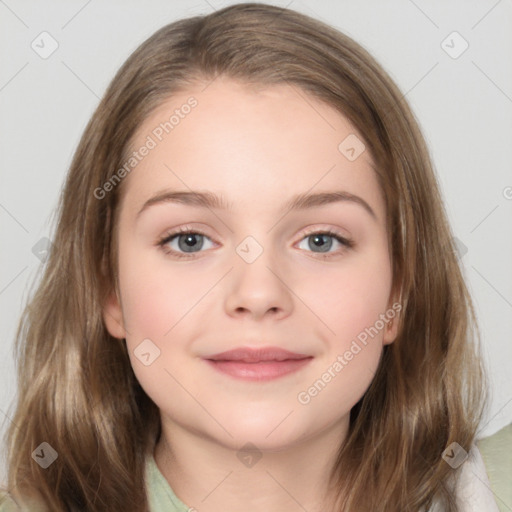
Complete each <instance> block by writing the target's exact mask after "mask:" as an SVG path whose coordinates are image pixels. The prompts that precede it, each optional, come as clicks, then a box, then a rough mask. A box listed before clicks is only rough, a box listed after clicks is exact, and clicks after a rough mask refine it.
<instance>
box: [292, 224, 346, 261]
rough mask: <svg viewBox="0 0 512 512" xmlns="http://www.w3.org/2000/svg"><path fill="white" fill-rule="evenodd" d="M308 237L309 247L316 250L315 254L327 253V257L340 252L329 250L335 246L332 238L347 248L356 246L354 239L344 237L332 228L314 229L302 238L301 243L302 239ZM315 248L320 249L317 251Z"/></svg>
mask: <svg viewBox="0 0 512 512" xmlns="http://www.w3.org/2000/svg"><path fill="white" fill-rule="evenodd" d="M307 239H309V243H308V248H309V249H312V252H314V253H315V254H322V255H324V254H326V255H327V257H330V256H331V255H336V254H338V253H339V251H334V252H329V251H330V249H331V248H332V246H333V240H332V239H334V240H335V242H336V243H338V244H340V245H342V246H344V247H345V248H347V249H350V248H352V247H353V246H354V244H353V242H352V240H349V239H348V238H344V237H342V236H341V235H339V234H338V233H336V232H335V231H330V230H327V231H314V232H312V233H309V234H307V235H306V236H305V237H304V238H303V239H302V240H301V243H302V241H304V240H307ZM314 249H319V251H318V252H316V251H315V250H314Z"/></svg>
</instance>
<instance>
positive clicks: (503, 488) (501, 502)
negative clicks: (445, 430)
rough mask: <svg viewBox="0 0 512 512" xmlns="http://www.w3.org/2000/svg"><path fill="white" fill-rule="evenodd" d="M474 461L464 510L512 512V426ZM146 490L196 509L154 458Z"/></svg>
mask: <svg viewBox="0 0 512 512" xmlns="http://www.w3.org/2000/svg"><path fill="white" fill-rule="evenodd" d="M480 453H481V456H480ZM482 459H483V462H485V466H484V464H483V462H482ZM474 461H475V462H472V463H471V466H469V465H468V466H467V468H466V471H465V473H466V475H467V477H468V480H467V482H466V487H467V489H468V490H473V491H474V492H476V495H475V496H474V501H473V500H469V499H468V502H467V503H466V502H465V501H464V503H461V505H462V508H461V509H462V510H463V511H464V512H466V511H467V512H473V511H475V512H488V511H489V512H490V511H494V510H496V508H495V507H496V504H495V503H494V499H495V500H496V502H497V504H498V507H499V510H500V511H502V512H504V511H507V512H510V510H512V424H511V425H509V426H507V427H505V428H504V429H502V430H500V431H499V432H497V433H496V434H494V435H492V436H490V437H488V438H485V439H482V440H480V441H478V442H477V448H476V450H475V453H474ZM486 473H487V474H486ZM487 476H488V477H489V480H487ZM146 488H147V496H148V500H149V507H150V511H151V512H192V511H194V510H195V509H194V508H192V507H190V508H189V507H187V505H185V504H184V503H183V502H182V501H181V500H180V499H179V498H178V497H177V496H176V494H174V491H173V490H172V489H171V486H170V485H169V483H168V482H167V480H166V479H165V477H164V476H163V475H162V473H161V472H160V470H159V469H158V466H157V465H156V462H155V459H154V457H153V455H151V456H149V457H148V459H147V462H146ZM491 491H492V492H491ZM462 497H463V496H461V498H462ZM470 498H471V497H470ZM493 498H494V499H493ZM39 510H44V509H40V508H39V509H38V507H37V506H35V505H33V506H30V507H29V508H27V507H25V508H21V507H18V505H17V504H16V502H15V501H14V500H13V499H12V498H11V497H10V496H4V495H2V494H0V512H20V511H23V512H39Z"/></svg>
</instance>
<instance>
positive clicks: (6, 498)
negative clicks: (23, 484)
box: [0, 492, 21, 512]
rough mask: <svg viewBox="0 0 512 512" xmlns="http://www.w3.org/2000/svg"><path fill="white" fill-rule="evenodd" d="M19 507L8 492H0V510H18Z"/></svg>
mask: <svg viewBox="0 0 512 512" xmlns="http://www.w3.org/2000/svg"><path fill="white" fill-rule="evenodd" d="M20 510H21V508H20V507H19V506H18V505H17V504H16V502H15V501H14V500H13V498H12V497H11V495H10V494H8V493H6V492H0V512H19V511H20Z"/></svg>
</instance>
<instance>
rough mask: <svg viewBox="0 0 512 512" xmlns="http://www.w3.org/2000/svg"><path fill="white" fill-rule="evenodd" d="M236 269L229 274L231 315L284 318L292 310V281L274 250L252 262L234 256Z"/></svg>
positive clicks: (255, 318)
mask: <svg viewBox="0 0 512 512" xmlns="http://www.w3.org/2000/svg"><path fill="white" fill-rule="evenodd" d="M234 262H235V263H234V268H233V270H232V272H230V274H229V278H228V279H229V281H228V285H227V286H228V288H227V291H226V298H225V310H226V312H227V314H228V315H230V316H238V317H251V318H252V319H254V320H261V319H262V318H264V317H265V316H271V317H272V318H274V319H282V318H285V317H287V316H288V315H290V314H291V312H292V309H293V291H292V283H289V282H287V281H290V280H291V278H290V277H289V276H287V274H286V272H285V271H284V269H283V268H281V269H279V266H278V264H277V263H276V260H275V259H274V258H273V257H272V255H271V251H267V250H264V251H263V252H262V254H261V255H260V256H259V257H258V258H257V259H256V260H255V261H253V262H252V263H248V262H247V261H245V260H243V259H242V258H240V257H239V256H238V255H235V258H234Z"/></svg>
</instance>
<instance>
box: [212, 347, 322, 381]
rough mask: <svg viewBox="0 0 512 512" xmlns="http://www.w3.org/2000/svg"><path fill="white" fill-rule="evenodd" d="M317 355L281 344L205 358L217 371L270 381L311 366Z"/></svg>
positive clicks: (233, 351)
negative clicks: (282, 347) (292, 349)
mask: <svg viewBox="0 0 512 512" xmlns="http://www.w3.org/2000/svg"><path fill="white" fill-rule="evenodd" d="M312 359H313V356H309V355H307V354H298V353H295V352H290V351H288V350H284V349H281V348H278V347H265V348H258V349H251V348H245V347H243V348H237V349H234V350H228V351H227V352H222V353H220V354H215V355H213V356H210V357H208V358H205V361H206V363H207V364H209V365H210V366H211V367H212V368H214V369H215V370H217V371H219V372H221V373H224V374H227V375H229V376H231V377H234V378H237V379H242V380H249V381H268V380H272V379H277V378H279V377H284V376H285V375H289V374H290V373H293V372H296V371H298V370H299V369H301V368H302V367H304V366H305V365H307V364H308V363H309V362H310V361H311V360H312Z"/></svg>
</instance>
